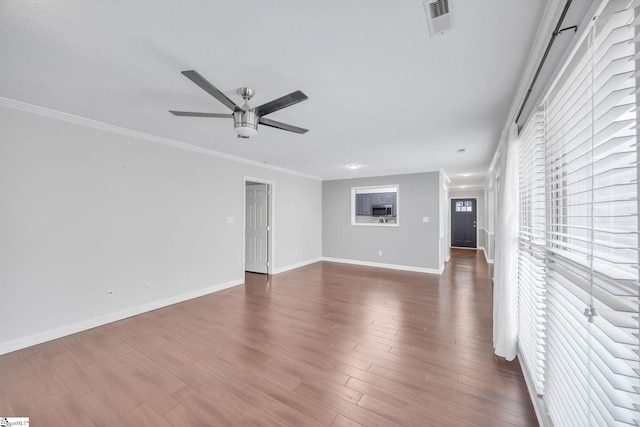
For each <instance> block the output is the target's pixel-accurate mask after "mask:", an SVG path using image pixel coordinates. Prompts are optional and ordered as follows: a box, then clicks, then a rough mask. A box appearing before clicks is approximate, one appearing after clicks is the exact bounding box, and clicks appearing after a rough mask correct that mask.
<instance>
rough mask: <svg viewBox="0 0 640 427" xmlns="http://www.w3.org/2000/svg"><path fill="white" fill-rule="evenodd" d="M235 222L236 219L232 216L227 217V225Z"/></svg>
mask: <svg viewBox="0 0 640 427" xmlns="http://www.w3.org/2000/svg"><path fill="white" fill-rule="evenodd" d="M235 222H236V219H235V218H234V217H232V216H228V217H227V224H233V223H235Z"/></svg>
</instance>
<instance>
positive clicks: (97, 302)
mask: <svg viewBox="0 0 640 427" xmlns="http://www.w3.org/2000/svg"><path fill="white" fill-rule="evenodd" d="M245 176H252V177H258V178H263V179H267V180H270V181H272V182H273V183H274V188H275V197H274V200H273V201H274V203H275V211H274V242H275V246H274V247H275V254H274V263H275V265H274V271H283V270H286V269H288V268H291V267H293V266H297V265H303V264H305V263H309V262H313V261H316V260H319V259H320V257H321V251H322V243H321V239H322V234H321V221H322V215H321V209H322V184H321V182H320V181H318V180H315V179H311V178H307V177H302V176H298V175H293V174H287V173H284V172H282V171H277V170H272V169H269V168H263V167H260V166H256V165H253V164H248V163H243V162H235V161H232V160H228V159H223V158H219V157H214V156H211V155H206V154H201V153H197V152H192V151H186V150H182V149H179V148H175V147H171V146H167V145H162V144H158V143H156V142H150V141H148V140H144V139H140V138H134V137H131V136H125V135H123V134H119V133H114V132H110V131H106V130H100V129H97V128H95V127H89V126H84V125H81V124H77V123H72V122H68V121H65V120H58V119H56V118H51V117H46V116H43V115H40V114H34V113H31V112H25V111H18V110H15V109H12V108H6V107H4V106H2V107H0V196H1V198H0V300H1V301H2V317H3V321H2V322H0V354H1V353H5V352H8V351H12V350H15V349H17V348H22V347H26V346H28V345H32V344H35V343H37V342H42V341H46V340H48V339H52V338H56V337H58V336H62V335H66V334H68V333H73V332H76V331H78V330H82V329H86V328H88V327H92V326H96V325H98V324H103V323H106V322H109V321H112V320H116V319H118V318H123V317H127V316H129V315H133V314H137V313H139V312H143V311H146V310H149V309H153V308H157V307H159V306H163V305H167V304H170V303H173V302H176V301H180V300H184V299H187V298H191V297H195V296H198V295H202V294H206V293H209V292H212V291H215V290H219V289H223V288H225V287H229V286H233V285H237V284H240V283H242V282H243V280H244V272H243V259H244V255H243V242H242V239H243V226H244V225H243V206H244V177H245ZM227 217H234V219H235V222H233V223H227ZM296 253H297V255H295V254H296ZM183 273H184V274H185V275H186V280H184V281H182V280H181V277H182V274H183ZM145 283H148V284H149V288H148V289H145V286H144V284H145ZM108 288H111V289H113V290H114V294H113V296H110V297H108V296H107V295H106V290H107V289H108Z"/></svg>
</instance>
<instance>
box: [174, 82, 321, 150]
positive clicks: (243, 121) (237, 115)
mask: <svg viewBox="0 0 640 427" xmlns="http://www.w3.org/2000/svg"><path fill="white" fill-rule="evenodd" d="M182 74H184V75H185V77H186V78H188V79H189V80H191V81H192V82H194V83H195V84H197V85H198V86H200V87H201V88H202V89H204V91H205V92H207V93H208V94H209V95H211V96H213V97H214V98H215V99H217V100H218V101H220V102H222V103H223V104H224V105H225V106H226V107H228V108H229V109H230V110H231V111H233V113H231V114H219V113H194V112H189V111H172V110H169V112H170V113H171V114H173V115H174V116H187V117H230V118H233V127H234V129H235V131H236V133H237V134H238V138H249V137H250V136H254V135H257V133H258V123H260V124H261V125H265V126H270V127H273V128H277V129H282V130H288V131H289V132H295V133H306V132H308V129H303V128H299V127H297V126H292V125H289V124H286V123H282V122H277V121H275V120H271V119H267V118H265V117H263V116H266V115H267V114H271V113H273V112H274V111H278V110H281V109H283V108H286V107H289V106H291V105H294V104H297V103H298V102H302V101H304V100H305V99H308V97H307V95H305V94H304V93H302V92H301V91H299V90H297V91H295V92H291V93H290V94H288V95H285V96H282V97H280V98H278V99H274V100H273V101H271V102H267V103H266V104H262V105H260V106H258V107H255V108H251V107H249V100H250V99H251V97H252V96H253V93H254V92H253V89H250V88H248V87H241V88H240V89H238V93H239V94H240V96H242V99H244V105H243V106H242V107H240V106H239V105H236V103H235V102H233V101H232V100H230V99H229V98H227V96H226V95H225V94H223V93H222V92H220V91H219V90H218V89H217V88H216V87H215V86H214V85H212V84H211V83H209V82H208V81H207V80H206V79H205V78H204V77H202V76H201V75H200V74H199V73H198V72H197V71H193V70H188V71H182Z"/></svg>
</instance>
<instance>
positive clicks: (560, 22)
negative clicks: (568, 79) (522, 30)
mask: <svg viewBox="0 0 640 427" xmlns="http://www.w3.org/2000/svg"><path fill="white" fill-rule="evenodd" d="M571 1H572V0H567V2H566V3H565V5H564V9H563V10H562V14H561V15H560V19H559V20H558V23H557V24H556V28H555V29H554V30H553V34H552V35H551V40H549V44H547V49H546V50H545V51H544V55H542V59H541V60H540V65H538V69H537V70H536V74H535V75H534V76H533V81H532V82H531V85H530V86H529V89H528V90H527V94H526V95H525V97H524V101H523V102H522V106H521V107H520V111H518V116H517V117H516V123H518V120H520V116H521V115H522V111H523V110H524V107H525V105H527V101H528V100H529V96H530V95H531V91H532V90H533V85H535V84H536V80H538V76H539V75H540V71H541V70H542V66H543V65H544V62H545V61H546V60H547V55H549V51H550V50H551V46H553V42H554V41H555V39H556V37H557V36H558V34H562V32H563V31H566V30H571V29H573V30H575V31H576V32H577V31H578V26H577V25H573V26H571V27H567V28H562V29H560V27H561V26H562V22H563V21H564V18H565V16H566V15H567V12H568V11H569V6H571Z"/></svg>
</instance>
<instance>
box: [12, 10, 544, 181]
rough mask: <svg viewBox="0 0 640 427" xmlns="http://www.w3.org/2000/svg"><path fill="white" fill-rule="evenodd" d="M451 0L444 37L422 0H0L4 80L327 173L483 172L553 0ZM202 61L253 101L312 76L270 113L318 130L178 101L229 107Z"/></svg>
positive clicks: (46, 96) (135, 124) (72, 106)
mask: <svg viewBox="0 0 640 427" xmlns="http://www.w3.org/2000/svg"><path fill="white" fill-rule="evenodd" d="M450 2H451V4H452V7H453V14H454V19H455V24H454V29H453V30H452V31H450V32H448V33H445V34H442V35H438V36H436V37H434V38H430V37H429V34H428V27H427V21H426V17H425V13H424V9H423V4H422V1H420V0H386V1H385V0H376V1H372V0H350V1H345V0H308V1H294V0H279V1H269V2H266V1H256V0H253V1H251V0H235V1H220V0H198V1H194V0H191V1H187V2H178V1H168V0H165V1H144V2H139V1H120V0H113V1H98V0H93V1H86V0H83V1H81V0H65V1H55V2H54V1H44V0H41V1H24V2H23V1H0V52H2V62H1V64H0V81H1V82H2V84H0V96H1V97H5V98H9V99H13V100H17V101H22V102H25V103H28V104H33V105H37V106H41V107H45V108H49V109H52V110H56V111H61V112H65V113H69V114H73V115H77V116H81V117H85V118H88V119H93V120H97V121H100V122H104V123H108V124H112V125H116V126H120V127H124V128H128V129H131V130H135V131H140V132H145V133H148V134H151V135H155V136H160V137H165V138H170V139H173V140H176V141H181V142H185V143H188V144H193V145H197V146H201V147H205V148H208V149H211V150H215V151H218V152H222V153H227V154H231V155H235V156H240V157H244V158H248V159H252V160H255V161H258V162H270V163H271V164H272V165H275V166H279V167H283V168H287V169H291V170H294V171H298V172H302V173H304V174H309V175H313V176H317V177H321V178H322V179H338V178H348V177H359V176H375V175H389V174H400V173H413V172H425V171H433V170H438V169H440V168H442V169H444V170H445V171H446V172H447V174H448V175H449V176H450V177H451V179H452V185H453V186H457V185H463V184H466V185H481V184H482V182H483V176H484V173H485V171H486V170H487V168H488V166H489V163H490V161H491V157H492V155H493V152H494V149H495V147H496V145H497V143H498V139H499V137H500V132H501V130H502V128H503V126H504V124H505V120H506V118H507V115H508V113H509V109H510V107H511V103H512V100H513V99H514V96H515V94H516V88H517V85H518V83H519V80H520V76H521V74H522V72H523V69H524V66H525V63H526V60H527V57H528V53H529V50H530V47H531V45H532V42H533V38H534V36H535V31H536V30H537V27H538V24H539V21H540V18H541V16H542V12H543V9H544V7H545V5H546V3H547V1H546V0H536V1H532V0H483V1H478V0H450ZM189 69H194V70H196V71H198V72H199V73H201V74H202V75H203V76H204V77H205V78H206V79H208V80H209V81H210V82H211V83H213V84H214V85H215V86H216V87H217V88H219V89H220V90H221V91H222V92H224V93H225V94H226V95H227V96H228V97H230V98H231V99H232V100H234V101H235V102H236V103H237V104H241V99H240V97H239V96H238V95H237V93H236V90H237V88H239V87H240V86H249V87H251V88H253V89H254V90H255V92H256V94H255V96H254V98H253V100H252V101H251V105H252V106H257V105H260V104H263V103H265V102H267V101H270V100H272V99H274V98H277V97H280V96H282V95H285V94H287V93H289V92H292V91H294V90H296V89H300V90H302V91H303V92H304V93H306V94H307V95H308V96H309V100H307V101H305V102H302V103H300V104H297V105H294V106H292V107H289V108H286V109H284V110H281V111H278V112H275V113H273V114H271V115H269V116H268V118H271V119H274V120H278V121H282V122H286V123H289V124H292V125H296V126H300V127H304V128H308V129H310V131H309V132H308V133H307V134H305V135H298V134H294V133H290V132H285V131H281V130H277V129H273V128H269V127H264V126H263V127H261V128H260V129H259V133H258V135H257V136H256V137H252V138H251V139H237V138H236V136H235V133H234V131H233V122H232V120H231V119H212V118H187V117H174V116H172V115H170V114H169V113H168V112H167V110H169V109H174V110H186V111H202V112H217V113H227V112H228V110H226V108H225V107H224V106H223V105H222V104H220V103H219V102H218V101H216V100H215V99H214V98H212V97H211V96H210V95H208V94H207V93H205V92H204V91H203V90H202V89H200V88H199V87H197V86H196V85H195V84H193V83H192V82H191V81H189V80H188V79H187V78H185V77H184V76H182V75H181V74H180V71H182V70H189ZM460 148H465V149H466V151H465V152H464V153H458V149H460ZM349 163H359V164H362V165H363V167H362V168H361V169H359V170H357V171H352V170H348V169H347V168H346V165H347V164H349ZM463 173H472V174H473V175H472V176H470V177H463V176H462V174H463Z"/></svg>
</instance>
